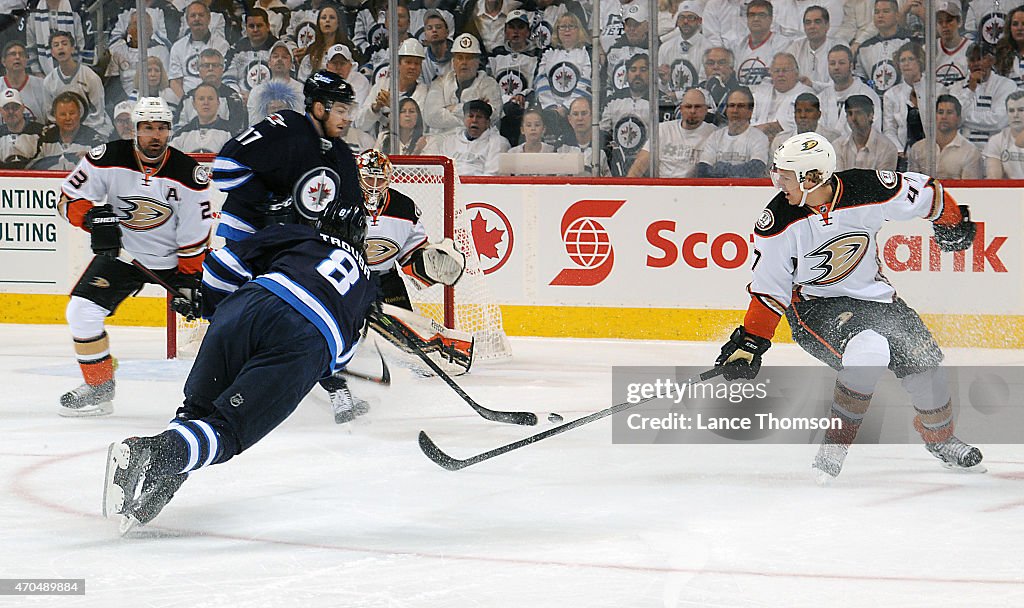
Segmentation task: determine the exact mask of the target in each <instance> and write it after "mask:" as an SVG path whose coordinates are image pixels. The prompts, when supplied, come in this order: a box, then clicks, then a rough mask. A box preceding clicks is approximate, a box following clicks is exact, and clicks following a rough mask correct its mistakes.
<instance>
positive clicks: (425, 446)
mask: <svg viewBox="0 0 1024 608" xmlns="http://www.w3.org/2000/svg"><path fill="white" fill-rule="evenodd" d="M721 369H722V368H721V367H716V368H714V369H709V370H708V371H706V372H704V373H702V374H701V375H700V379H701V380H708V379H710V378H714V377H715V376H718V375H720V374H721V373H722V372H721ZM657 398H658V397H648V398H646V399H641V400H640V401H637V402H636V403H630V402H628V401H625V402H623V403H619V404H617V405H613V406H611V407H609V408H606V409H603V410H601V411H599V412H594V413H593V414H590V415H588V416H584V417H582V418H577V419H576V420H573V421H572V422H566V423H565V424H560V425H558V426H556V427H554V428H551V429H548V430H546V431H543V432H540V433H537V434H536V435H530V436H529V437H527V438H525V439H520V440H519V441H514V442H512V443H508V444H505V445H503V446H501V447H497V448H494V449H493V450H488V451H486V452H481V453H480V454H477V455H476V456H471V457H469V458H466V459H464V460H459V459H458V458H452V457H451V456H449V455H448V454H445V453H444V452H443V451H441V448H439V447H437V444H436V443H434V440H433V439H431V438H430V437H429V436H428V435H427V433H426V432H425V431H420V436H419V443H420V449H421V450H423V453H424V454H426V456H427V458H429V459H431V460H433V461H434V462H435V463H436V464H438V465H439V466H441V467H442V468H444V469H448V470H449V471H458V470H459V469H464V468H466V467H468V466H471V465H474V464H477V463H478V462H483V461H485V460H490V459H491V458H494V457H495V456H501V455H502V454H505V453H508V452H511V451H512V450H518V449H519V448H523V447H526V446H528V445H530V444H532V443H537V442H538V441H540V440H541V439H547V438H548V437H554V436H555V435H560V434H562V433H565V432H566V431H571V430H573V429H574V428H577V427H581V426H583V425H584V424H589V423H591V422H594V421H595V420H600V419H601V418H606V417H608V416H611V415H612V414H617V413H619V412H622V411H625V410H628V409H630V408H634V407H636V406H638V405H640V404H642V403H647V402H648V401H652V400H654V399H657Z"/></svg>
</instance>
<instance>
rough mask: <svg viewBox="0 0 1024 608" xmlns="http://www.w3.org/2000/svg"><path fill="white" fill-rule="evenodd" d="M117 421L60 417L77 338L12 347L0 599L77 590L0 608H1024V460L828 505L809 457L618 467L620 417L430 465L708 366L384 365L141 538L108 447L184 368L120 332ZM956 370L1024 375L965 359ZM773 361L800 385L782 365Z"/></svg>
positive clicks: (1004, 359)
mask: <svg viewBox="0 0 1024 608" xmlns="http://www.w3.org/2000/svg"><path fill="white" fill-rule="evenodd" d="M110 333H111V343H112V349H113V351H114V354H115V355H116V356H117V357H118V358H119V359H120V363H121V367H120V369H119V370H118V385H117V399H116V402H115V413H114V415H113V416H110V417H106V418H99V419H63V418H59V417H57V415H56V412H55V408H56V403H57V400H58V398H59V396H60V394H61V393H63V392H64V391H66V390H69V389H70V388H73V387H74V386H76V385H77V384H78V383H79V382H80V379H79V374H78V370H77V367H76V365H75V363H74V357H73V354H72V349H71V344H70V339H69V337H68V335H67V332H66V328H63V327H51V326H17V325H0V362H2V365H0V438H2V442H0V485H2V491H0V577H29V578H84V579H86V595H85V596H84V597H62V598H56V597H43V598H24V597H20V598H14V597H2V596H0V606H8V605H9V606H47V607H49V606H60V607H77V606H162V607H187V608H199V607H205V606H212V607H220V606H225V607H230V606H246V607H249V606H267V607H275V608H277V607H288V606H297V607H298V606H303V607H304V606H346V607H426V606H429V607H431V608H442V607H452V608H474V607H481V608H487V607H506V606H510V607H511V606H515V607H517V608H532V607H549V606H550V607H555V606H558V607H588V608H589V607H593V606H615V607H633V606H637V607H640V606H656V607H660V606H670V607H675V606H701V607H704V606H714V607H730V608H731V607H748V606H749V607H768V606H773V607H774V606H780V607H787V608H796V607H803V606H808V607H810V606H815V607H817V606H868V607H871V608H881V607H887V606H900V607H902V608H913V607H921V608H936V607H965V606H978V607H995V606H1014V607H1019V606H1024V553H1022V549H1021V548H1022V545H1024V483H1022V482H1024V448H1022V447H1021V446H1020V445H991V446H986V445H982V446H981V447H982V448H983V449H984V451H985V460H986V464H987V465H988V469H989V472H988V473H987V474H985V475H970V474H956V473H951V472H949V471H946V470H944V469H942V468H941V467H939V466H938V464H937V461H936V460H935V459H934V458H932V457H931V456H930V455H929V454H927V453H926V452H925V450H924V449H923V448H922V447H920V446H918V445H907V446H890V445H887V446H859V445H858V446H854V449H853V450H852V451H851V453H850V456H849V458H848V459H847V461H846V467H845V469H844V471H843V473H842V475H841V476H840V478H839V480H838V482H837V483H836V484H835V485H834V486H832V487H829V488H819V487H817V486H815V485H814V483H813V482H812V481H811V478H810V475H809V470H810V469H809V465H810V461H811V459H812V458H813V455H814V451H815V447H814V446H777V445H776V446H734V445H729V446H692V445H652V446H630V445H613V444H612V443H611V431H610V428H611V426H610V421H609V420H608V419H605V420H602V421H599V422H596V423H594V424H591V425H588V426H584V427H582V428H580V429H577V430H574V431H572V432H570V433H566V434H564V435H560V436H558V437H554V438H551V439H549V440H545V441H542V442H539V443H537V444H535V445H532V446H529V447H527V448H524V449H522V450H519V451H516V452H513V453H510V454H506V455H504V456H501V457H498V458H495V459H494V460H491V461H488V462H486V463H482V464H479V465H476V466H473V467H470V468H467V469H465V470H462V471H458V472H448V471H445V470H442V469H441V468H439V467H437V466H436V465H434V464H433V463H431V462H430V461H429V460H427V459H426V458H425V457H424V456H423V455H422V453H421V452H420V451H419V448H418V446H417V444H416V435H417V432H418V431H419V430H421V429H423V430H427V431H428V432H429V433H430V434H431V436H432V437H433V438H434V439H435V441H437V443H438V444H439V445H440V446H441V447H442V449H445V450H446V451H448V452H449V453H451V454H452V455H453V456H456V457H465V456H468V455H471V454H474V453H476V452H479V451H482V450H486V449H490V448H492V447H496V446H498V445H501V444H504V443H508V442H511V441H515V440H517V439H519V438H522V437H525V436H526V435H529V434H532V433H534V432H537V431H539V430H543V429H544V428H550V426H551V424H550V423H549V422H547V420H546V417H547V413H548V412H551V411H557V412H560V413H561V414H563V415H565V417H566V420H570V419H573V418H577V417H579V416H582V415H585V414H587V413H590V412H593V411H596V410H599V409H602V408H605V407H607V406H608V405H610V402H609V399H610V397H609V395H610V382H611V366H612V365H704V366H706V365H709V364H710V362H712V361H713V360H714V357H715V355H716V354H717V346H716V345H711V344H692V343H678V342H630V341H599V340H550V339H516V340H513V348H514V351H515V359H514V360H513V361H511V362H509V363H505V364H502V365H497V366H480V367H479V368H478V369H476V370H474V373H473V374H471V375H470V376H466V377H463V378H460V379H459V381H460V383H461V384H462V385H463V387H464V388H465V390H466V391H467V392H468V393H469V394H470V395H472V396H473V397H474V398H476V400H477V401H479V402H481V403H483V404H485V405H488V406H490V407H493V408H495V409H512V410H519V409H525V410H531V411H536V412H538V414H540V417H541V423H540V425H539V426H538V427H535V428H525V427H514V426H510V425H502V424H496V423H492V422H488V421H485V420H483V419H481V418H479V417H478V416H476V415H475V414H474V413H473V412H472V411H471V410H470V409H469V408H468V406H466V405H465V404H464V403H463V402H461V401H460V400H459V399H458V397H457V396H456V395H455V394H454V393H453V392H452V391H451V390H450V389H449V388H447V387H446V386H445V385H443V384H442V383H441V381H440V380H438V379H436V378H427V379H422V378H415V377H413V376H412V375H411V374H410V373H409V372H408V371H407V370H405V369H402V368H399V367H398V366H395V365H393V366H392V369H393V371H394V372H395V376H396V379H395V382H394V384H393V385H392V386H391V387H390V388H383V387H378V386H374V385H369V384H367V383H355V382H354V383H353V388H354V390H355V391H356V392H357V394H359V395H361V396H363V397H365V398H367V399H368V400H369V401H370V402H371V405H372V410H371V412H370V413H369V414H368V415H366V416H365V417H363V418H360V419H358V420H357V421H356V422H355V423H354V424H351V425H347V426H337V425H335V424H334V423H333V419H332V417H331V415H330V411H329V406H328V404H327V401H326V399H325V397H324V396H323V393H322V392H321V391H320V390H319V389H315V390H314V394H313V395H312V396H310V397H308V398H307V399H306V401H305V402H303V403H302V404H301V405H300V407H299V409H298V410H297V411H296V412H295V414H294V415H293V416H292V417H291V418H290V419H289V420H288V421H286V422H285V424H283V425H282V426H281V427H280V428H278V429H277V430H276V431H274V432H273V433H271V434H270V435H269V436H268V437H267V438H266V439H265V440H264V441H262V442H261V443H259V444H258V445H256V446H255V447H254V448H252V449H251V450H250V451H248V452H246V453H244V454H242V455H240V456H238V457H236V458H235V459H234V460H232V461H231V462H229V463H226V464H224V465H223V466H215V467H212V468H209V469H205V470H201V471H199V472H197V473H195V474H193V476H192V478H191V479H189V481H188V482H187V483H186V484H185V485H184V486H183V488H182V489H181V491H180V492H179V494H178V495H177V496H176V497H175V499H174V500H173V501H172V502H171V503H170V505H168V507H167V508H166V509H165V510H164V512H163V513H162V514H161V515H160V516H159V517H158V518H157V519H156V520H155V521H154V522H153V523H152V524H150V525H149V526H146V527H144V528H139V529H138V530H137V531H136V532H135V533H134V534H133V535H132V536H131V537H129V538H120V537H119V536H118V534H117V528H116V523H115V522H113V521H112V520H104V519H103V518H102V516H101V514H100V502H101V500H100V498H101V494H102V477H103V467H104V460H105V453H106V446H107V445H108V444H109V443H110V442H112V441H114V440H117V439H121V438H123V437H125V436H129V435H135V434H147V435H148V434H155V433H157V432H159V431H161V430H162V429H163V428H164V427H165V425H166V422H167V420H168V419H169V418H170V416H171V415H172V414H173V412H174V410H175V408H176V407H177V405H178V404H179V403H180V400H181V385H182V382H183V380H184V378H185V376H186V375H187V373H188V363H187V362H168V361H164V360H162V359H161V358H160V357H161V353H162V341H161V334H160V332H159V331H157V330H151V329H138V328H131V329H126V328H117V327H114V328H111V329H110ZM947 354H948V358H947V361H948V362H949V363H952V364H957V363H960V364H966V363H972V364H987V363H999V364H1016V365H1020V364H1022V363H1024V352H1021V351H995V350H992V351H985V350H957V349H951V350H950V351H949V352H948V353H947ZM766 357H767V359H766V360H768V361H771V362H772V363H773V364H811V363H813V362H812V361H811V360H810V359H809V358H808V357H807V356H806V355H804V354H803V353H802V352H800V351H799V350H798V349H797V348H795V347H793V346H790V345H777V346H775V347H773V349H772V350H771V351H770V352H769V353H768V355H766Z"/></svg>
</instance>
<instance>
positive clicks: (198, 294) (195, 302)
mask: <svg viewBox="0 0 1024 608" xmlns="http://www.w3.org/2000/svg"><path fill="white" fill-rule="evenodd" d="M202 282H203V276H202V275H201V274H198V273H197V274H183V273H181V272H176V273H174V276H173V277H171V280H170V281H168V283H169V284H170V285H171V287H173V288H175V289H177V290H178V292H179V293H180V294H181V295H180V296H172V297H171V308H173V309H174V312H176V313H178V314H179V315H181V316H183V317H185V320H186V321H192V320H195V319H198V318H199V316H200V314H201V312H202V309H203V292H202V290H201V289H200V287H201V285H202Z"/></svg>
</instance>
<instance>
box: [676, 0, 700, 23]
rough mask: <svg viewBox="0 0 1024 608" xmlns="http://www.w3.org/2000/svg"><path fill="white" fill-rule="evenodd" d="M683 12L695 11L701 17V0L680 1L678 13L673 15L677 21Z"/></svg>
mask: <svg viewBox="0 0 1024 608" xmlns="http://www.w3.org/2000/svg"><path fill="white" fill-rule="evenodd" d="M683 13H693V14H694V15H697V16H698V17H701V16H702V15H701V7H700V3H699V2H693V0H683V2H680V3H679V7H678V8H676V14H675V16H674V17H673V19H674V20H675V21H678V20H679V15H682V14H683Z"/></svg>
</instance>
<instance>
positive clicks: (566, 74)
mask: <svg viewBox="0 0 1024 608" xmlns="http://www.w3.org/2000/svg"><path fill="white" fill-rule="evenodd" d="M548 80H549V81H550V82H551V90H552V91H554V92H555V95H558V96H559V97H565V96H567V95H569V94H570V93H572V92H573V91H575V90H576V84H577V83H578V82H579V81H580V72H579V69H578V68H577V67H576V66H575V65H573V64H571V63H569V62H567V61H563V62H561V63H557V64H555V67H553V68H551V71H550V72H548Z"/></svg>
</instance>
